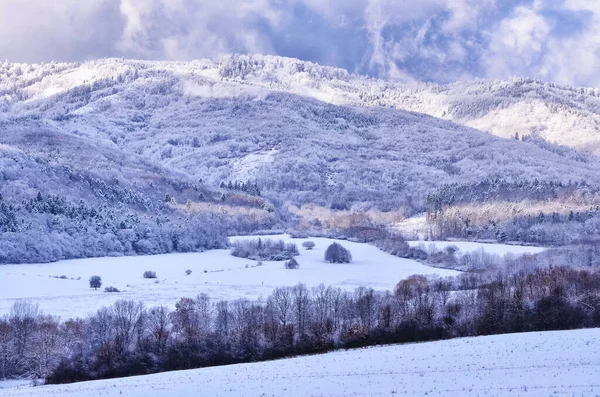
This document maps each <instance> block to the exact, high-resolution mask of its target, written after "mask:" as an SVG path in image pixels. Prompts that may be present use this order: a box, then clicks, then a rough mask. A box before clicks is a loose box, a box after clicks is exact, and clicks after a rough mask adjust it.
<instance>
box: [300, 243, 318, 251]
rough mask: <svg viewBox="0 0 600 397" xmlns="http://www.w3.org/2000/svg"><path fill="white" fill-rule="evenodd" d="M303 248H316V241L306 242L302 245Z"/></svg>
mask: <svg viewBox="0 0 600 397" xmlns="http://www.w3.org/2000/svg"><path fill="white" fill-rule="evenodd" d="M302 246H303V247H304V248H306V249H307V250H311V249H313V248H315V242H314V241H305V242H303V243H302Z"/></svg>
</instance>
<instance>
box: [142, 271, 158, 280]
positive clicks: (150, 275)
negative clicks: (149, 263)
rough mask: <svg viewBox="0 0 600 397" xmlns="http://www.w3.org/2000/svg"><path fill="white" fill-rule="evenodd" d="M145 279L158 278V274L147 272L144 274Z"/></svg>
mask: <svg viewBox="0 0 600 397" xmlns="http://www.w3.org/2000/svg"><path fill="white" fill-rule="evenodd" d="M144 278H156V272H153V271H151V270H146V271H145V272H144Z"/></svg>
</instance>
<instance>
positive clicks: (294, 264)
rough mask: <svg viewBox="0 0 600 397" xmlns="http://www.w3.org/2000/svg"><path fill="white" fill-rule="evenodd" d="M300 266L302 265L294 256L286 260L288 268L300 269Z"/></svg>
mask: <svg viewBox="0 0 600 397" xmlns="http://www.w3.org/2000/svg"><path fill="white" fill-rule="evenodd" d="M299 267H300V264H299V263H298V261H297V260H296V259H294V258H292V259H290V260H289V261H286V262H285V268H286V269H298V268H299Z"/></svg>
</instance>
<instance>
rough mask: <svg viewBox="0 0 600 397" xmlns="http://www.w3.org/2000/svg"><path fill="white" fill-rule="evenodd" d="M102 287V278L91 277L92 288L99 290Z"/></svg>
mask: <svg viewBox="0 0 600 397" xmlns="http://www.w3.org/2000/svg"><path fill="white" fill-rule="evenodd" d="M100 287H102V278H101V277H100V276H92V277H90V288H93V289H95V290H97V289H98V288H100Z"/></svg>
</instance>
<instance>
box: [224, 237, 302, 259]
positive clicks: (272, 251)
mask: <svg viewBox="0 0 600 397" xmlns="http://www.w3.org/2000/svg"><path fill="white" fill-rule="evenodd" d="M231 255H233V256H235V257H238V258H246V259H253V260H256V261H261V260H266V261H285V260H289V259H292V258H293V257H294V256H296V255H300V252H299V251H298V247H297V246H296V244H294V243H287V244H286V243H285V242H284V241H283V240H277V241H274V240H270V239H266V240H264V241H263V240H262V239H260V238H259V239H256V240H240V241H237V242H235V243H234V244H233V249H232V250H231Z"/></svg>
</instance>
